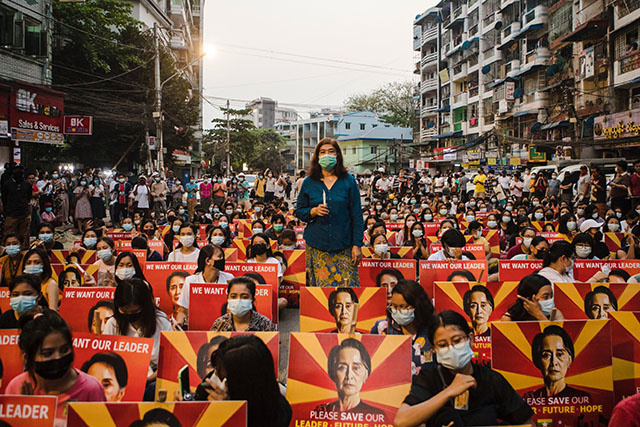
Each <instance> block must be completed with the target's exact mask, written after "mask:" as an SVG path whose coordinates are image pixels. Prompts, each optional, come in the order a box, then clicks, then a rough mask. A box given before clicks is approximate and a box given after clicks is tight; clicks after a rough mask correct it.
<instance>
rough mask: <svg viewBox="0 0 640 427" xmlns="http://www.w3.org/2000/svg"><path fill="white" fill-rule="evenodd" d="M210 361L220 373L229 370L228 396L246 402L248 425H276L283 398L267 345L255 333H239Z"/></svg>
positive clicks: (227, 341) (223, 345) (222, 344)
mask: <svg viewBox="0 0 640 427" xmlns="http://www.w3.org/2000/svg"><path fill="white" fill-rule="evenodd" d="M211 361H212V364H213V365H214V366H215V367H216V371H217V372H220V371H221V370H222V368H224V371H226V373H227V387H228V390H229V399H231V400H246V401H247V406H248V424H247V425H248V426H250V427H253V426H263V427H272V426H275V425H276V419H277V417H278V407H279V406H280V403H279V401H280V399H281V398H280V390H279V388H278V383H277V382H276V375H275V372H274V368H273V356H271V352H270V351H269V349H268V348H267V346H266V344H265V343H264V342H263V341H262V340H261V339H260V338H258V337H256V336H255V335H238V336H235V337H232V338H229V339H228V340H226V341H224V342H223V343H221V344H220V347H218V350H216V351H215V352H214V353H213V355H212V356H211Z"/></svg>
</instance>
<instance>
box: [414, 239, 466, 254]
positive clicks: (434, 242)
mask: <svg viewBox="0 0 640 427" xmlns="http://www.w3.org/2000/svg"><path fill="white" fill-rule="evenodd" d="M425 238H426V239H427V245H429V247H431V245H434V244H437V243H440V236H436V235H433V236H425ZM464 241H465V242H466V243H470V242H471V241H473V236H464ZM440 249H442V247H440ZM434 252H437V251H434Z"/></svg>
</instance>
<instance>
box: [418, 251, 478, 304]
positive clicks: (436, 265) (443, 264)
mask: <svg viewBox="0 0 640 427" xmlns="http://www.w3.org/2000/svg"><path fill="white" fill-rule="evenodd" d="M488 269H489V266H488V263H487V261H486V260H480V261H477V260H466V261H465V260H446V261H420V285H421V286H422V287H423V288H424V289H425V291H427V295H429V297H431V298H433V292H434V282H486V281H487V271H488Z"/></svg>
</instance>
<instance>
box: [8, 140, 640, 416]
mask: <svg viewBox="0 0 640 427" xmlns="http://www.w3.org/2000/svg"><path fill="white" fill-rule="evenodd" d="M634 168H635V171H634V173H633V174H630V173H629V171H628V170H627V169H628V167H627V163H626V162H619V163H618V164H617V171H616V175H615V177H613V179H611V180H610V181H609V182H606V179H605V176H604V175H603V174H602V172H601V171H600V170H599V168H598V167H595V166H594V167H591V168H587V167H583V169H581V171H580V177H578V178H577V179H576V180H574V181H575V182H572V181H570V180H568V179H567V180H564V181H562V182H560V181H559V180H558V178H557V173H555V172H553V173H549V174H547V173H544V172H539V173H532V172H530V169H528V168H524V169H523V170H521V171H515V172H513V173H512V172H511V171H509V173H507V172H506V171H502V172H499V173H498V172H492V171H487V172H485V170H484V169H483V168H477V169H475V170H464V171H459V172H453V171H444V172H442V171H435V172H434V171H430V170H408V169H406V170H402V169H399V171H398V172H397V173H396V174H390V173H388V172H387V171H386V170H385V169H380V170H376V171H375V172H374V173H373V174H372V175H371V176H370V177H368V176H367V177H360V178H357V177H354V176H353V175H351V174H349V173H348V172H347V169H346V165H344V163H343V157H342V151H341V148H340V146H339V144H338V142H337V141H336V140H334V139H323V140H321V141H320V142H319V143H318V145H317V146H316V147H315V151H314V154H313V157H312V160H311V165H310V168H309V170H308V171H304V172H302V173H301V174H300V175H299V177H298V178H297V180H296V181H295V182H292V181H291V180H290V178H289V177H288V176H286V175H283V174H279V173H278V172H277V171H272V170H269V169H267V170H264V171H260V172H259V173H258V174H257V175H258V177H257V179H256V181H255V182H254V183H253V184H252V185H251V184H249V182H248V180H247V179H246V176H245V174H243V173H237V174H235V173H234V174H233V175H231V176H224V175H223V174H214V175H212V176H205V178H204V179H203V180H201V181H196V180H195V179H193V178H190V179H183V180H180V179H179V178H177V177H176V176H175V175H174V172H173V171H167V172H166V173H165V171H157V172H153V173H151V174H150V175H138V176H135V175H134V176H131V175H129V176H125V175H124V174H122V173H112V172H109V173H107V172H106V171H100V170H95V169H88V170H86V171H83V172H82V173H72V172H71V171H62V170H59V171H53V172H50V173H49V172H39V173H32V172H26V171H25V169H24V167H23V166H21V165H7V168H6V172H5V173H4V174H3V175H2V178H1V190H2V202H3V213H4V228H3V235H2V243H3V247H2V255H1V256H0V265H1V267H2V274H1V286H5V287H7V288H8V290H9V296H10V307H11V308H10V309H9V310H7V311H5V312H4V313H2V315H1V316H0V328H1V329H20V330H21V333H20V349H21V350H22V352H23V355H24V360H25V372H24V373H23V374H21V375H20V376H18V377H16V378H14V379H12V380H11V382H10V383H9V385H8V387H7V393H11V394H53V395H58V396H64V398H62V399H59V405H60V404H61V403H60V402H62V405H64V402H66V401H94V402H95V401H104V400H105V399H106V396H105V391H104V389H103V386H102V384H100V383H99V382H98V381H96V380H95V379H94V378H92V377H91V376H89V375H87V374H86V373H85V372H82V371H81V370H78V369H75V368H72V362H73V357H74V356H73V355H74V349H73V346H72V345H71V343H72V332H71V330H70V328H69V326H68V325H67V323H66V322H65V319H63V318H62V317H61V316H60V315H59V314H58V313H59V307H60V305H62V304H64V290H65V289H66V288H70V287H80V286H107V287H115V292H114V298H113V301H112V302H110V303H109V304H105V305H104V306H103V307H96V311H97V310H100V311H99V315H96V316H97V317H96V319H98V321H96V322H95V323H94V324H93V326H92V327H94V328H95V332H99V333H102V334H107V335H123V336H137V337H147V338H152V339H153V349H152V353H151V363H150V366H149V369H148V375H147V388H146V390H145V400H153V398H154V396H155V394H156V393H155V385H156V375H157V369H158V353H159V346H160V336H161V333H162V332H163V331H184V330H189V322H188V318H189V308H190V301H189V298H190V297H189V295H190V292H189V289H190V287H191V286H192V285H194V284H198V283H216V284H225V285H226V286H227V302H226V306H225V310H226V311H225V312H224V313H222V314H221V315H220V316H219V317H218V318H217V319H216V320H215V321H214V322H213V324H212V325H211V331H215V332H227V331H275V330H276V329H277V326H276V324H275V323H274V322H272V321H271V320H270V319H269V318H267V317H265V316H264V315H262V314H260V313H258V312H257V310H256V309H255V300H256V287H257V286H258V285H260V284H265V281H264V278H262V277H260V275H258V274H251V273H249V274H246V275H243V276H239V277H234V276H233V275H232V274H230V273H228V272H225V249H229V248H231V247H232V246H233V241H234V239H237V235H238V227H237V224H238V221H239V220H242V221H246V222H247V223H248V224H250V230H251V236H250V237H249V238H248V240H249V244H248V246H247V249H246V253H245V255H246V260H247V262H255V263H267V264H275V265H276V266H277V271H278V273H277V277H278V283H277V284H272V285H274V286H276V288H278V287H280V288H281V287H283V286H284V285H285V283H284V282H285V279H284V271H285V270H286V269H287V263H288V260H287V258H286V256H285V255H284V251H289V250H293V249H304V250H305V255H306V274H307V278H306V285H307V286H332V287H339V288H340V289H343V288H346V289H349V288H352V287H356V286H360V285H361V283H360V277H359V275H358V266H359V265H360V263H361V261H362V259H363V257H365V256H368V257H370V258H372V259H380V260H389V259H397V258H400V256H399V255H398V253H397V251H393V250H392V249H393V248H394V247H409V248H411V249H412V251H411V253H412V258H413V259H415V260H419V261H420V260H437V261H446V260H465V259H474V255H473V254H471V253H469V252H468V251H466V250H465V245H466V244H467V243H474V244H477V245H482V247H483V248H484V251H483V254H484V257H485V259H487V260H488V266H489V271H488V273H489V274H488V276H489V281H499V280H500V278H499V261H500V260H507V259H509V260H542V261H543V264H542V265H543V267H542V269H540V270H539V271H536V272H533V273H532V274H529V275H527V276H526V277H524V278H523V279H522V281H521V282H520V283H519V285H518V300H517V301H513V305H512V306H511V307H510V308H509V309H508V310H507V311H506V312H505V313H503V316H502V320H503V321H523V320H530V321H543V320H562V319H563V317H562V313H560V312H559V310H557V309H555V307H554V303H553V283H558V282H573V281H574V278H573V275H572V274H573V273H572V268H573V264H574V262H575V260H576V259H611V258H615V259H629V260H631V259H638V256H639V255H640V206H638V204H639V203H640V162H636V163H635V165H634ZM470 187H472V188H473V190H472V191H468V189H469V188H470ZM391 224H400V226H399V227H397V228H396V229H397V233H393V234H390V233H388V231H389V230H390V225H391ZM428 224H436V226H435V227H436V229H437V231H436V232H435V234H436V235H435V236H433V237H434V238H432V239H429V238H428V237H430V236H429V235H428V234H429V233H428V231H427V225H428ZM65 226H73V227H75V228H76V229H77V231H78V233H79V234H80V235H81V237H80V238H79V240H78V241H77V242H75V243H73V244H69V243H67V244H66V245H63V242H62V241H61V233H60V230H61V229H63V228H65ZM302 227H304V236H303V237H302V236H300V232H299V230H298V229H299V228H302ZM109 232H124V233H130V237H131V248H132V249H136V250H145V251H146V260H145V261H146V262H191V263H196V264H197V269H196V271H195V273H194V274H192V275H189V274H186V273H185V274H184V275H175V276H172V277H170V278H169V279H168V280H167V291H170V290H171V289H172V287H173V286H174V285H172V283H173V282H172V280H173V279H175V280H176V283H180V284H179V286H178V285H175V286H176V287H177V288H178V289H180V292H174V296H175V300H174V302H175V310H174V312H173V313H171V314H169V315H168V314H166V313H164V312H163V311H161V310H160V309H159V308H158V305H157V303H156V299H155V297H154V293H153V287H152V286H151V284H150V283H149V280H147V278H146V277H145V270H144V269H143V268H142V267H141V264H140V261H139V259H138V258H137V256H135V255H134V254H133V253H132V252H130V251H127V250H118V248H117V245H116V242H114V240H113V239H112V238H111V237H109V235H108V234H109ZM203 232H204V236H203V235H202V234H203ZM614 232H621V233H627V234H626V237H625V239H624V241H623V242H622V244H621V245H620V248H619V249H618V250H617V251H616V252H611V251H610V249H609V248H608V247H607V245H606V244H605V242H604V236H605V234H606V233H614ZM489 233H491V234H495V235H497V242H498V243H497V247H498V250H495V249H494V247H495V246H496V245H495V244H493V243H490V242H489V240H488V239H487V238H486V236H487V235H488V234H489ZM547 233H549V234H547ZM551 234H553V235H554V239H553V241H550V240H551V239H549V238H548V237H545V236H549V235H551ZM202 237H204V239H202ZM203 240H204V241H203ZM434 243H435V244H437V245H440V247H441V248H440V249H438V250H437V251H431V250H430V246H431V245H432V244H434ZM65 246H66V248H67V249H69V255H68V259H67V260H65V261H66V263H67V264H66V265H67V266H66V267H65V269H64V270H63V271H62V273H60V274H58V275H57V277H55V275H54V274H53V272H52V262H53V260H52V251H55V250H59V249H63V247H65ZM154 248H156V249H154ZM363 248H368V249H369V250H368V251H366V252H367V254H368V255H366V254H365V250H363ZM86 251H96V255H97V260H96V261H95V264H96V266H97V272H98V273H97V275H95V276H94V275H91V274H88V273H87V272H86V271H84V270H83V269H82V268H81V267H80V264H81V262H80V258H81V257H82V255H83V253H85V252H86ZM327 266H331V268H327ZM623 273H624V272H622V273H618V274H619V275H620V276H621V277H623V280H624V281H625V282H633V281H638V280H637V279H636V278H635V277H628V275H627V277H624V274H623ZM461 274H462V273H461ZM615 274H616V272H609V274H608V275H604V276H603V275H602V274H600V275H598V277H594V278H593V282H598V283H599V282H606V281H609V279H610V277H609V276H611V277H613V276H614V275H615ZM378 279H379V280H378V283H376V284H374V286H378V287H384V288H386V290H387V309H386V314H387V316H386V318H385V319H383V320H379V321H377V322H376V323H375V325H374V326H373V328H372V329H371V334H388V335H409V336H411V340H412V348H413V349H414V350H415V351H414V352H413V355H412V358H411V360H407V361H406V363H407V365H408V366H409V365H410V366H411V371H412V375H413V384H412V387H411V392H410V394H409V395H408V396H406V398H405V400H404V403H403V404H402V406H401V407H400V409H399V411H398V413H397V416H396V419H395V424H396V425H399V426H405V425H406V426H409V425H421V424H423V423H426V425H434V426H435V425H437V426H440V425H495V424H496V423H497V422H498V420H501V421H504V422H509V423H510V424H526V425H534V424H533V421H532V416H533V411H532V409H531V408H530V407H529V405H527V403H525V401H524V400H523V399H522V398H521V397H519V396H518V395H517V393H516V392H515V391H514V390H513V388H512V387H511V386H510V385H509V383H508V382H507V381H506V380H505V378H504V377H503V376H502V375H500V374H499V373H498V372H496V371H494V370H492V369H491V368H490V367H487V366H482V365H477V364H474V363H472V357H473V351H472V349H471V344H470V343H471V342H472V341H473V339H474V330H472V328H471V327H470V326H469V323H468V321H467V320H466V319H465V318H464V317H463V316H462V315H461V314H459V313H457V312H453V311H442V312H440V313H437V312H436V310H435V308H434V305H433V302H432V298H433V295H428V293H427V291H426V290H425V288H424V287H423V286H421V285H420V284H419V283H418V282H417V281H412V280H405V279H404V278H403V277H402V276H399V275H397V274H396V272H395V271H394V270H389V271H386V272H383V274H380V275H379V278H378ZM611 280H612V281H613V279H611ZM469 281H475V280H469ZM344 293H348V291H346V290H345V291H344ZM354 295H355V294H354ZM350 298H353V295H351V296H350ZM287 305H288V301H287V300H286V299H284V298H280V299H279V300H278V308H279V309H284V308H285V307H287ZM90 322H91V321H90ZM475 332H477V331H475ZM481 332H483V333H484V332H486V329H485V330H482V331H481ZM239 348H245V349H250V351H249V350H247V351H245V352H239V351H238V349H239ZM45 350H46V351H45ZM233 354H242V356H241V357H240V358H236V357H232V355H233ZM206 363H208V364H210V365H211V366H212V367H213V370H212V371H211V372H209V374H208V375H207V377H206V378H203V383H202V385H203V386H204V387H205V388H206V391H205V392H204V393H203V394H202V396H203V399H205V400H206V399H209V400H225V399H226V400H247V401H248V413H249V425H251V426H288V425H289V424H290V422H291V407H290V405H289V403H288V402H287V400H286V399H285V397H284V396H283V394H282V393H281V388H283V385H282V384H279V383H278V382H277V379H276V376H275V374H274V371H273V369H272V367H273V359H272V358H271V354H270V353H269V350H268V349H267V348H266V346H265V345H264V343H263V342H262V341H261V340H259V339H257V338H255V337H250V336H237V337H234V338H231V339H228V340H227V341H225V343H224V344H221V345H220V347H219V349H218V350H217V351H215V352H213V353H212V354H211V358H210V360H208V361H206ZM246 369H250V370H251V372H244V370H246ZM213 377H215V378H213ZM441 381H442V383H443V384H440V382H441ZM223 383H225V384H226V385H222V384H223ZM467 390H476V391H473V392H472V393H471V399H477V401H476V402H474V403H472V405H471V406H472V407H475V408H476V411H475V412H473V411H472V412H470V411H460V410H457V409H453V407H452V406H451V405H450V402H451V400H452V399H454V398H455V397H456V396H459V395H460V394H461V393H464V392H465V391H467ZM172 398H173V396H170V397H169V398H168V400H173V399H172ZM175 398H176V399H178V400H180V399H182V396H175ZM636 400H637V399H636ZM355 404H356V405H357V404H360V401H359V400H358V401H357V402H356V403H355ZM345 405H346V404H345ZM474 405H476V406H474ZM636 405H637V403H636ZM352 409H353V407H349V406H348V405H346V406H345V407H341V409H340V410H341V411H347V412H348V411H350V410H352ZM59 411H62V410H61V409H59ZM56 416H57V417H58V418H60V419H61V420H62V422H64V418H65V416H64V414H62V413H59V414H57V415H56ZM478 420H480V421H478ZM448 422H451V423H452V424H447V423H448ZM475 422H480V423H481V424H474V423H475ZM609 425H612V426H621V425H631V424H625V420H624V419H623V420H622V421H621V420H620V416H619V415H618V418H617V419H616V414H615V413H614V418H613V419H612V420H611V423H610V424H609Z"/></svg>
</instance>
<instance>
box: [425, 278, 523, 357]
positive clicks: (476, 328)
mask: <svg viewBox="0 0 640 427" xmlns="http://www.w3.org/2000/svg"><path fill="white" fill-rule="evenodd" d="M517 295H518V282H489V283H477V282H476V283H473V282H470V283H464V282H436V284H435V291H434V301H435V303H434V305H435V309H436V312H437V313H439V312H441V311H443V310H453V311H456V312H458V313H460V314H462V315H463V316H465V317H467V318H468V319H469V325H470V326H471V328H472V329H473V338H474V342H473V344H472V345H471V348H472V349H473V352H474V361H475V362H477V363H481V364H484V365H485V366H491V322H494V321H496V320H500V318H501V317H502V315H503V314H504V313H505V312H506V311H507V309H508V308H509V307H510V306H511V305H512V304H513V303H514V302H515V301H516V300H517Z"/></svg>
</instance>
